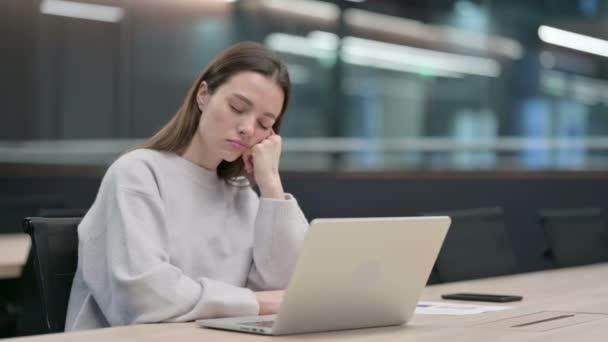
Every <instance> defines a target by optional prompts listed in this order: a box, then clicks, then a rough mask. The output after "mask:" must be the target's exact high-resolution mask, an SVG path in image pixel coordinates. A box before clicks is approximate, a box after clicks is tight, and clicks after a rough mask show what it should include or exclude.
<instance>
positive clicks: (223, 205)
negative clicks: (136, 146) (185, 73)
mask: <svg viewBox="0 0 608 342" xmlns="http://www.w3.org/2000/svg"><path fill="white" fill-rule="evenodd" d="M307 228H308V222H307V221H306V218H305V217H304V215H303V214H302V211H301V210H300V208H299V206H298V204H297V202H296V200H295V199H294V198H293V197H291V195H286V198H285V199H284V200H275V199H267V198H261V199H260V198H258V196H257V195H256V193H255V192H254V191H253V190H252V189H251V187H249V186H238V185H234V184H229V183H227V182H225V181H223V180H222V179H220V178H218V177H217V176H216V174H215V172H212V171H208V170H205V169H203V168H201V167H199V166H197V165H195V164H193V163H191V162H190V161H188V160H186V159H183V158H182V157H180V156H179V155H177V154H175V153H171V152H158V151H153V150H146V149H140V150H135V151H133V152H130V153H127V154H125V155H124V156H122V157H121V158H119V159H118V160H117V161H116V162H114V164H112V166H111V167H110V168H109V170H108V171H107V173H106V175H105V177H104V179H103V181H102V183H101V187H100V189H99V193H98V194H97V198H96V199H95V202H94V204H93V206H92V207H91V209H90V210H89V212H88V213H87V214H86V216H85V217H84V218H83V220H82V222H81V224H80V226H79V227H78V237H79V247H78V268H77V271H76V275H75V277H74V283H73V284H72V292H71V295H70V302H69V307H68V313H67V319H66V326H65V330H66V331H69V330H82V329H91V328H100V327H106V326H115V325H125V324H135V323H147V322H178V321H189V320H194V319H199V318H210V317H225V316H240V315H256V314H257V313H258V311H259V307H258V304H257V301H256V298H255V296H254V293H253V291H252V290H273V289H284V288H286V286H287V283H288V281H289V277H290V274H291V271H292V269H293V267H294V265H295V262H296V258H297V255H298V252H299V250H300V247H301V245H302V242H303V239H304V235H305V232H306V230H307Z"/></svg>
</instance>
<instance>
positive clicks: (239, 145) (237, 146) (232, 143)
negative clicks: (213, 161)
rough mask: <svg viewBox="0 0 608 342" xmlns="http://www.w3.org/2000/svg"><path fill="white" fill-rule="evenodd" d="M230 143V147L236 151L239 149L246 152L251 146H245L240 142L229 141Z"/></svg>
mask: <svg viewBox="0 0 608 342" xmlns="http://www.w3.org/2000/svg"><path fill="white" fill-rule="evenodd" d="M228 143H229V144H230V146H232V147H233V148H234V149H237V150H242V151H246V150H248V149H249V146H247V145H245V144H244V143H242V142H240V141H238V140H232V139H228Z"/></svg>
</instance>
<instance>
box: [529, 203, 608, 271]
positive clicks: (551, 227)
mask: <svg viewBox="0 0 608 342" xmlns="http://www.w3.org/2000/svg"><path fill="white" fill-rule="evenodd" d="M539 216H540V224H541V226H542V227H543V229H544V231H545V237H546V239H547V245H548V247H549V251H548V252H549V253H548V254H549V255H550V256H551V259H552V260H553V263H554V264H555V266H557V267H569V266H578V265H585V264H591V263H596V262H604V261H608V231H607V229H606V221H605V219H604V216H603V213H602V209H601V208H595V207H591V208H567V209H542V210H540V211H539Z"/></svg>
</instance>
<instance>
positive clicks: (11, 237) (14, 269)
mask: <svg viewBox="0 0 608 342" xmlns="http://www.w3.org/2000/svg"><path fill="white" fill-rule="evenodd" d="M31 245H32V241H31V239H30V236H29V235H27V234H6V235H0V279H7V278H19V276H21V269H22V268H23V265H25V262H26V261H27V256H28V255H29V253H30V247H31Z"/></svg>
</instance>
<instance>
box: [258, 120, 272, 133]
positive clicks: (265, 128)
mask: <svg viewBox="0 0 608 342" xmlns="http://www.w3.org/2000/svg"><path fill="white" fill-rule="evenodd" d="M258 125H259V126H260V128H261V129H263V130H265V131H267V130H269V129H270V127H266V126H264V125H262V123H261V122H260V121H258Z"/></svg>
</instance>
